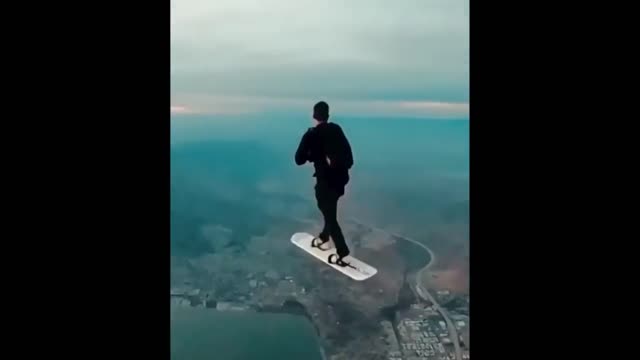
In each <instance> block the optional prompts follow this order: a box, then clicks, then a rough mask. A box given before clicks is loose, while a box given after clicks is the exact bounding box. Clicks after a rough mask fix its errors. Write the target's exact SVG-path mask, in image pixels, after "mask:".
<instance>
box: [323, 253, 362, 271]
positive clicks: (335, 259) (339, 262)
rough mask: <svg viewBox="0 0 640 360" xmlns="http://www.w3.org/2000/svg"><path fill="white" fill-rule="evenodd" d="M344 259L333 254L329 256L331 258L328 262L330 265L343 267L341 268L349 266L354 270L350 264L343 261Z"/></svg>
mask: <svg viewBox="0 0 640 360" xmlns="http://www.w3.org/2000/svg"><path fill="white" fill-rule="evenodd" d="M343 258H344V256H339V255H337V254H331V255H329V258H328V259H327V261H328V262H329V264H332V265H338V266H341V267H347V266H348V267H350V268H354V267H353V266H351V264H349V263H348V262H344V260H342V259H343ZM354 269H355V268H354Z"/></svg>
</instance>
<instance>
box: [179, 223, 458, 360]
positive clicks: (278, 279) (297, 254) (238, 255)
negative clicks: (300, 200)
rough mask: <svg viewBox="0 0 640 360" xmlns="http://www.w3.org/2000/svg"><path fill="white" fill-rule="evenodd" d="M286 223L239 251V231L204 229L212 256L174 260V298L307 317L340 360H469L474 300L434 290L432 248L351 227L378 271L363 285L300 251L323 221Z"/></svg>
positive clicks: (358, 248)
mask: <svg viewBox="0 0 640 360" xmlns="http://www.w3.org/2000/svg"><path fill="white" fill-rule="evenodd" d="M280 225H281V226H279V227H278V229H272V230H268V231H266V232H265V233H264V234H261V235H259V236H251V237H250V238H249V240H248V241H247V242H246V243H243V244H242V246H240V247H239V246H236V245H235V244H234V241H233V239H234V233H233V229H231V228H229V227H225V226H223V225H220V224H208V225H206V226H203V227H202V228H201V237H202V238H203V239H205V240H207V241H211V243H212V248H213V250H212V251H210V252H207V253H204V254H202V255H200V256H196V257H193V256H191V257H185V256H173V257H172V273H171V275H172V278H171V284H172V288H171V301H172V302H173V303H175V304H177V305H181V306H200V307H206V308H210V309H212V311H268V312H287V313H292V314H296V315H300V316H304V317H306V318H308V319H309V320H310V321H311V322H312V323H313V324H314V326H315V328H316V331H317V333H318V337H319V339H320V342H321V346H322V348H323V350H324V353H325V354H326V357H327V358H328V359H331V360H339V359H353V360H359V359H393V360H419V359H420V360H424V359H429V360H431V359H433V360H442V359H447V360H450V359H459V360H461V359H468V358H469V355H468V354H469V349H468V344H469V339H468V326H469V318H468V295H466V292H465V291H464V289H461V288H460V287H455V286H454V287H452V288H447V282H446V281H442V282H441V283H440V284H435V285H437V286H435V285H434V284H432V283H429V281H428V280H425V279H429V278H430V276H431V275H432V274H431V273H430V269H431V267H432V265H433V264H434V263H436V254H434V253H433V252H431V251H430V250H429V248H427V247H426V246H425V245H424V244H422V243H420V242H418V241H417V240H414V239H406V238H403V237H401V236H400V235H399V234H397V233H390V232H387V231H386V230H384V229H379V228H375V227H371V226H368V225H366V224H364V223H361V222H357V221H346V222H344V224H343V225H342V227H343V232H344V233H345V236H346V237H347V238H348V239H350V240H349V241H350V242H351V244H350V245H351V246H352V249H353V251H354V254H356V255H357V256H358V258H360V259H362V260H363V261H365V262H368V263H370V264H375V266H376V267H377V268H378V270H379V272H378V274H377V275H376V276H374V277H373V278H371V279H370V280H367V281H364V282H355V281H353V280H351V279H349V278H347V277H346V276H344V275H342V274H340V273H339V272H337V271H335V270H333V269H331V268H329V267H328V266H326V265H324V264H322V263H320V262H318V261H317V260H315V259H313V258H312V257H310V256H307V255H305V254H303V253H302V252H301V251H300V250H298V249H297V248H295V247H294V246H291V244H290V242H289V241H288V239H289V237H290V236H291V234H292V233H293V232H294V231H296V229H300V228H307V229H309V231H317V230H319V229H320V226H319V224H317V223H316V222H314V220H310V219H305V218H299V219H289V220H288V221H287V222H283V221H281V222H280ZM416 242H417V244H416ZM214 243H215V245H213V244H214ZM438 259H439V257H438ZM440 271H441V270H440ZM434 286H435V287H434Z"/></svg>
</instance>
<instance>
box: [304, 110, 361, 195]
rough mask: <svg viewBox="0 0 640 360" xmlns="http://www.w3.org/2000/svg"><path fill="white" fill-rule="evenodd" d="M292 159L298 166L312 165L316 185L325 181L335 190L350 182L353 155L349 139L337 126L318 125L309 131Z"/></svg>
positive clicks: (330, 124)
mask: <svg viewBox="0 0 640 360" xmlns="http://www.w3.org/2000/svg"><path fill="white" fill-rule="evenodd" d="M327 157H328V158H329V159H330V161H331V165H329V162H328V161H327ZM295 160H296V164H297V165H303V164H305V163H306V162H307V161H309V162H312V163H313V165H314V168H315V170H316V171H315V174H313V176H315V177H316V178H317V179H318V181H319V182H320V181H326V182H327V183H328V184H330V185H335V186H337V187H344V186H345V185H346V184H347V183H348V182H349V169H351V167H352V166H353V154H352V152H351V145H350V144H349V140H347V137H346V136H345V134H344V132H343V131H342V128H341V127H340V125H338V124H336V123H329V122H327V123H321V124H319V125H318V126H316V127H312V128H309V130H307V132H306V133H305V134H304V135H303V136H302V139H301V140H300V145H298V150H297V151H296V155H295Z"/></svg>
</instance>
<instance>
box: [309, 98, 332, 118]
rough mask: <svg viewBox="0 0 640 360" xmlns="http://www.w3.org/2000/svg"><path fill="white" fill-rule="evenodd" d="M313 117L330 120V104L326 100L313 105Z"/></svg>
mask: <svg viewBox="0 0 640 360" xmlns="http://www.w3.org/2000/svg"><path fill="white" fill-rule="evenodd" d="M313 118H314V119H316V120H318V121H327V120H329V105H328V104H327V103H326V102H324V101H320V102H319V103H317V104H315V105H314V106H313Z"/></svg>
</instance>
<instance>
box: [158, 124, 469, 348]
mask: <svg viewBox="0 0 640 360" xmlns="http://www.w3.org/2000/svg"><path fill="white" fill-rule="evenodd" d="M291 124H292V123H291V122H289V120H287V119H284V120H283V121H282V122H279V123H277V124H273V125H272V126H271V125H270V126H266V124H264V123H261V122H260V121H254V122H253V123H250V122H248V123H246V124H245V125H244V126H246V127H247V129H248V128H250V127H251V126H253V127H251V129H252V130H251V132H249V134H256V135H255V137H254V138H252V137H251V136H249V135H246V134H244V135H243V134H235V133H234V135H235V136H230V134H231V133H230V130H228V129H227V128H225V126H226V125H225V123H223V124H222V125H221V124H213V123H206V122H203V125H201V126H202V129H200V131H194V130H193V129H190V131H191V132H190V133H186V132H180V131H176V130H175V129H174V134H176V137H175V138H174V139H172V141H173V145H172V148H171V240H170V242H171V293H172V299H173V300H172V301H177V302H178V303H181V304H182V303H185V304H187V305H189V306H203V307H209V308H219V309H233V308H238V309H244V308H252V309H255V310H256V311H280V310H279V309H282V308H283V305H284V304H289V305H288V306H287V307H285V308H286V309H285V310H284V311H293V310H291V309H293V308H296V306H297V305H291V304H300V309H302V310H301V311H303V313H304V314H305V316H308V318H309V319H310V320H311V321H312V322H313V324H314V327H315V329H316V331H317V332H318V334H319V338H320V339H321V345H322V347H323V349H325V350H326V352H327V355H329V356H330V357H331V356H333V357H331V358H332V359H340V358H342V357H339V356H338V354H341V355H340V356H346V357H344V358H345V359H374V358H376V356H378V355H376V354H379V353H380V352H381V351H382V352H385V351H387V352H388V351H389V348H388V346H389V345H388V344H387V342H386V341H385V340H381V339H383V338H384V337H385V336H387V335H388V334H387V333H385V330H384V327H381V322H382V321H385V319H388V314H396V313H398V312H399V311H406V310H407V309H408V308H409V307H410V306H418V305H420V304H421V303H424V301H423V300H422V299H421V298H420V297H419V296H418V295H417V294H415V289H414V285H415V284H413V283H412V282H415V274H416V272H417V271H419V270H420V269H422V268H423V267H424V266H426V265H427V264H429V263H431V262H432V261H433V263H432V265H433V266H432V267H430V268H429V271H428V273H427V274H426V276H424V277H423V279H421V280H423V281H424V282H425V284H424V285H425V286H426V288H429V289H433V290H436V291H437V290H447V291H450V292H451V294H450V295H447V296H445V297H444V298H442V299H441V300H444V301H445V302H449V301H453V300H455V301H458V302H460V301H463V299H466V298H465V296H466V295H467V294H468V278H469V276H468V248H469V247H468V238H469V235H468V234H469V233H468V231H469V230H468V218H469V217H468V209H469V201H468V176H467V174H468V170H466V169H467V167H468V157H467V155H466V152H465V149H466V148H467V147H465V146H466V145H465V144H466V142H465V141H468V138H467V135H466V131H468V123H466V124H465V123H464V122H453V123H448V122H441V123H430V124H424V123H416V122H415V121H414V122H413V123H410V124H408V123H404V122H399V123H396V125H397V124H401V125H400V126H399V127H400V129H398V128H392V129H390V128H389V125H388V123H379V124H373V125H372V124H366V123H358V121H356V120H352V121H346V120H345V121H344V122H343V123H341V124H343V128H345V131H347V134H349V135H350V138H351V139H352V146H353V147H354V157H355V163H356V165H355V166H354V169H353V172H352V173H353V175H352V179H353V180H352V182H351V183H350V184H349V187H348V188H347V193H346V195H345V197H344V199H343V200H342V201H341V205H340V209H339V219H340V222H341V225H342V228H343V232H344V233H345V237H346V238H347V241H348V243H349V244H350V246H351V247H352V249H353V252H354V254H355V255H356V256H358V257H359V258H360V259H362V260H364V261H366V262H368V263H370V264H372V265H374V266H375V267H377V268H378V270H379V273H378V274H377V275H376V276H375V277H373V278H372V279H371V280H369V281H366V282H362V283H360V282H354V281H352V280H351V279H348V278H347V277H345V276H344V275H342V274H340V273H339V272H336V271H334V270H332V269H330V268H329V267H327V266H326V265H324V264H322V263H320V262H318V261H317V260H315V259H313V258H311V257H310V256H308V255H306V254H304V253H303V252H302V251H301V250H299V249H298V248H296V247H295V246H292V245H291V243H290V242H289V238H290V237H291V234H293V233H294V232H298V231H308V232H311V233H317V232H319V231H320V229H321V227H322V220H321V217H320V213H319V212H318V210H317V209H316V204H315V199H314V198H313V192H312V187H313V181H314V179H313V178H312V177H311V174H312V169H311V168H310V167H309V166H306V167H296V166H295V165H294V164H293V151H295V146H296V145H297V141H298V138H299V135H301V132H302V131H303V130H304V124H299V125H296V126H297V128H299V129H300V128H301V129H300V131H291V130H290V129H291V128H295V127H294V126H292V125H291ZM364 125H366V126H367V127H366V128H365V127H364ZM261 126H262V127H263V128H261ZM413 127H418V130H419V131H422V133H421V134H424V135H421V136H418V135H417V133H419V132H418V131H417V130H415V129H414V130H415V131H414V130H412V128H413ZM178 128H179V126H178ZM227 130H228V131H227ZM192 133H193V134H198V136H192V135H190V134H192ZM202 134H209V135H208V136H203V135H202ZM258 134H259V135H260V136H259V137H258V136H257V135H258ZM264 134H270V136H262V135H264ZM190 136H192V137H190ZM252 136H254V135H252ZM447 136H449V137H451V140H450V141H448V142H447V141H445V140H444V139H443V137H447ZM403 137H404V141H400V140H401V139H403ZM430 140H431V142H429V141H430ZM394 144H399V145H397V146H395V147H394V146H393V145H394ZM421 144H425V145H424V146H425V148H421V146H422V145H421ZM356 220H357V221H356ZM392 234H400V235H401V236H406V237H410V238H412V239H415V240H416V241H418V242H420V243H422V244H424V245H426V246H428V247H429V248H430V249H431V251H433V253H434V254H435V259H431V258H430V256H429V254H428V253H427V252H426V251H424V250H423V249H421V248H419V247H418V246H417V245H415V244H412V243H411V242H408V241H403V240H399V239H398V238H397V237H396V236H394V235H392ZM434 294H435V292H434ZM456 299H457V300H456ZM287 301H290V302H289V303H287ZM291 301H293V302H291ZM451 304H453V305H456V307H455V309H453V310H452V311H454V312H455V313H459V314H460V316H463V314H464V311H466V310H464V309H465V307H466V306H467V302H466V300H465V301H463V302H462V303H460V304H457V303H455V302H453V303H451ZM292 306H293V307H292ZM421 306H429V304H423V305H421ZM385 311H386V313H385ZM426 311H427V312H426V314H431V315H428V316H434V317H437V316H438V315H437V312H433V313H431V312H429V311H430V310H426ZM385 314H387V315H385ZM407 314H408V315H407V316H409V317H413V316H414V313H411V312H409V313H407ZM416 316H417V315H416ZM394 319H395V320H394ZM389 321H392V325H393V326H397V325H398V323H397V321H399V320H398V319H397V318H395V315H394V318H393V319H391V320H389ZM394 321H395V322H394ZM463 335H464V333H463ZM400 340H402V337H400ZM467 341H468V340H467ZM447 346H448V345H447ZM447 349H448V348H447ZM447 351H449V350H447ZM451 351H452V350H451ZM345 354H347V355H345ZM385 358H386V357H385Z"/></svg>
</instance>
